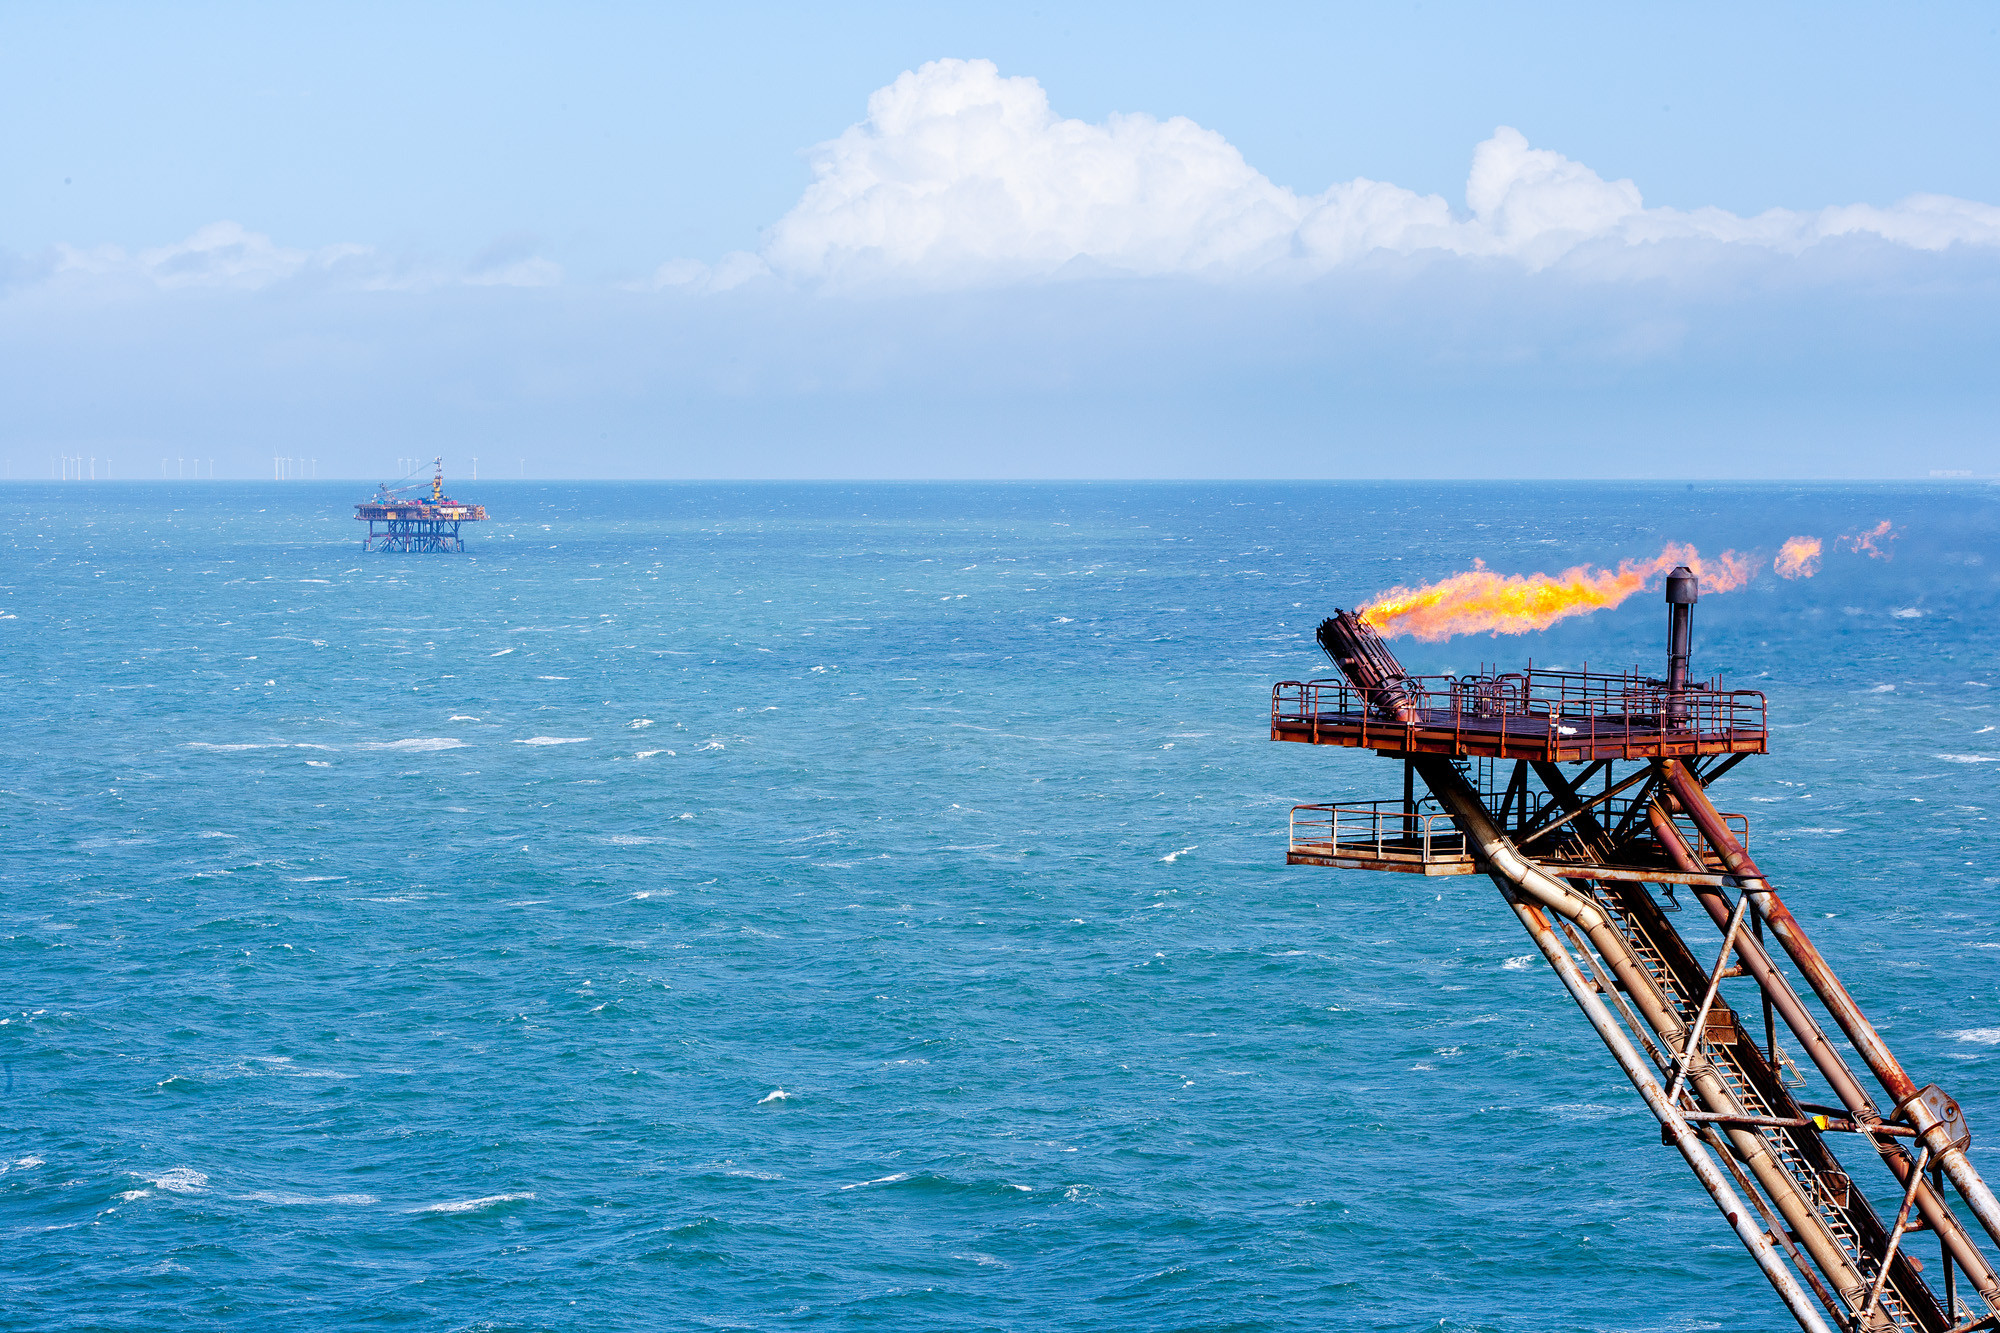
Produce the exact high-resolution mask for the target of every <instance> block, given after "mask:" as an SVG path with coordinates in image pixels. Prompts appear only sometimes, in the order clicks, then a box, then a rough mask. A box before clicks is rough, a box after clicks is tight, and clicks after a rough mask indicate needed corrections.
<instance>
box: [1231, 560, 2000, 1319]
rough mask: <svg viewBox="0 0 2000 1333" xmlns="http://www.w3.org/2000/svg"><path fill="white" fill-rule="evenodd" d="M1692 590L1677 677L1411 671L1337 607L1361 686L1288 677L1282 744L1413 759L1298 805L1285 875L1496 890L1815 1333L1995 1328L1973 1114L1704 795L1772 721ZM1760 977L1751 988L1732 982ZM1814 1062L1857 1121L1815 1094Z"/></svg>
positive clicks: (1674, 601)
mask: <svg viewBox="0 0 2000 1333" xmlns="http://www.w3.org/2000/svg"><path fill="white" fill-rule="evenodd" d="M1696 595H1697V590H1696V584H1695V577H1694V575H1693V574H1691V573H1689V572H1688V571H1687V570H1686V569H1685V568H1682V569H1677V570H1675V571H1674V573H1673V574H1672V575H1670V576H1669V578H1668V580H1667V601H1668V606H1669V616H1668V633H1669V650H1668V659H1669V660H1668V671H1667V675H1666V678H1665V679H1654V678H1649V677H1644V676H1640V675H1638V674H1636V673H1635V674H1630V675H1591V674H1588V673H1583V672H1553V671H1527V672H1520V673H1507V674H1499V673H1495V674H1491V675H1478V676H1461V677H1448V676H1446V677H1412V676H1410V675H1408V674H1407V673H1405V672H1404V671H1403V669H1402V666H1401V664H1400V663H1399V662H1398V661H1397V660H1396V657H1395V655H1394V654H1393V653H1391V652H1390V651H1389V648H1388V646H1387V645H1386V644H1385V643H1383V641H1382V639H1381V638H1380V637H1379V636H1378V635H1377V634H1376V633H1375V631H1374V630H1373V629H1372V628H1370V627H1369V626H1368V625H1367V624H1366V623H1365V622H1364V621H1363V620H1361V619H1360V618H1359V617H1358V616H1355V615H1353V614H1351V613H1349V612H1346V611H1340V612H1337V613H1336V614H1335V615H1334V617H1333V618H1332V619H1330V620H1328V621H1326V622H1325V623H1324V624H1322V625H1321V626H1320V631H1319V641H1320V644H1321V646H1322V647H1323V648H1325V650H1326V652H1327V654H1328V655H1329V656H1330V657H1331V658H1333V660H1334V662H1335V664H1336V665H1337V666H1338V667H1339V668H1340V670H1341V673H1342V678H1341V679H1338V680H1317V681H1285V682H1283V683H1281V684H1279V685H1277V686H1276V687H1275V688H1274V689H1273V691H1272V695H1271V737H1272V739H1273V740H1283V741H1299V742H1305V743H1308V744H1316V745H1339V746H1349V747H1356V748H1362V749H1369V750H1373V751H1375V752H1376V753H1377V754H1380V755H1384V756H1388V757H1391V758H1396V759H1400V760H1401V761H1402V769H1403V775H1402V776H1403V792H1402V796H1401V798H1400V799H1394V798H1391V799H1386V800H1380V801H1362V802H1343V803H1337V804H1331V805H1303V806H1299V807H1297V808H1296V809H1294V810H1293V812H1292V827H1291V845H1290V851H1289V853H1288V855H1287V860H1288V861H1289V862H1290V863H1291V864H1294V865H1319V866H1336V867H1341V868H1348V869H1367V870H1383V871H1398V872H1402V873H1406V874H1421V875H1470V874H1484V875H1486V876H1488V877H1489V878H1491V879H1492V881H1493V882H1494V884H1495V885H1496V886H1497V887H1498V888H1499V890H1500V894H1501V897H1502V898H1504V899H1505V900H1506V902H1507V904H1508V905H1509V906H1510V907H1511V908H1512V909H1513V910H1514V912H1515V914H1516V915H1517V916H1518V917H1519V918H1520V920H1521V924H1522V925H1523V926H1525V927H1526V928H1527V931H1528V934H1529V936H1530V937H1531V938H1532V939H1533V940H1534V942H1535V945H1536V947H1537V948H1538V949H1539V950H1540V952H1541V954H1542V956H1543V957H1544V958H1545V959H1547V960H1548V963H1549V965H1550V967H1552V968H1553V969H1554V970H1555V973H1556V975H1557V977H1558V978H1559V979H1560V980H1561V981H1562V984H1563V987H1564V988H1565V989H1566V990H1567V991H1568V992H1569V994H1570V997H1571V998H1572V999H1573V1000H1575V1002H1576V1004H1577V1007H1578V1008H1580V1009H1581V1010H1582V1011H1583V1013H1584V1016H1585V1017H1586V1018H1587V1019H1588V1020H1589V1021H1590V1024H1591V1026H1592V1027H1593V1028H1594V1029H1595V1030H1596V1031H1597V1034H1598V1035H1599V1037H1601V1038H1602V1039H1603V1041H1604V1044H1605V1045H1606V1046H1607V1047H1608V1048H1609V1049H1610V1051H1611V1054H1612V1057H1613V1058H1614V1059H1615V1060H1616V1061H1617V1063H1618V1065H1619V1067H1620V1069H1621V1070H1622V1071H1623V1072H1624V1074H1625V1076H1626V1077H1627V1078H1628V1079H1630V1080H1631V1082H1632V1085H1633V1087H1634V1088H1635V1089H1636V1090H1637V1091H1638V1093H1639V1095H1640V1097H1641V1098H1642V1099H1643V1100H1644V1101H1645V1103H1646V1106H1647V1109H1648V1110H1649V1111H1651V1112H1652V1114H1653V1116H1654V1118H1655V1119H1657V1120H1658V1121H1659V1125H1660V1141H1661V1142H1662V1143H1665V1144H1670V1145H1672V1146H1673V1147H1675V1148H1677V1149H1678V1150H1679V1151H1680V1154H1681V1156H1682V1157H1683V1158H1685V1159H1686V1161H1687V1163H1688V1165H1689V1166H1690V1167H1691V1168H1692V1169H1693V1171H1694V1173H1695V1175H1696V1176H1697V1177H1698V1178H1699V1179H1700V1181H1701V1184H1702V1187H1703V1188H1704V1189H1705V1190H1707V1191H1708V1194H1709V1196H1710V1197H1711V1198H1712V1199H1714V1200H1715V1203H1716V1206H1717V1207H1718V1208H1719V1209H1720V1210H1721V1211H1722V1213H1723V1215H1724V1216H1725V1217H1727V1218H1728V1220H1729V1225H1730V1227H1731V1228H1732V1229H1733V1230H1734V1231H1735V1232H1736V1235H1737V1237H1738V1238H1739V1239H1740V1240H1741V1241H1742V1242H1743V1245H1744V1246H1745V1248H1747V1249H1748V1250H1749V1251H1750V1253H1751V1255H1752V1257H1754V1258H1755V1259H1756V1261H1757V1264H1758V1266H1759V1267H1760V1268H1761V1269H1762V1270H1763V1272H1764V1275H1765V1276H1766V1277H1767V1278H1768V1279H1769V1280H1770V1282H1771V1285H1772V1286H1773V1287H1774V1288H1776V1290H1777V1292H1778V1294H1779V1296H1780V1297H1781V1298H1782V1299H1783V1300H1784V1302H1785V1304H1786V1306H1787V1307H1788V1308H1789V1309H1790V1311H1791V1313H1792V1315H1793V1316H1794V1317H1795V1318H1796V1319H1797V1320H1798V1322H1799V1325H1800V1326H1801V1327H1802V1328H1804V1329H1807V1330H1809V1331H1810V1333H1832V1331H1833V1330H1835V1329H1840V1330H1844V1331H1845V1333H1861V1331H1862V1330H1871V1331H1872V1330H1891V1329H1908V1330H1920V1331H1921V1333H1971V1330H1974V1329H1992V1328H1996V1327H2000V1274H1996V1272H1995V1269H1994V1267H1993V1265H1992V1264H1991V1263H1990V1262H1989V1261H1988V1259H1987V1258H1986V1256H1985V1254H1984V1253H1983V1251H1982V1249H1981V1245H1980V1242H1979V1240H1978V1239H1977V1237H1976V1236H1975V1235H1974V1234H1973V1233H1972V1231H1971V1229H1970V1228H1968V1227H1967V1226H1966V1225H1965V1224H1964V1223H1962V1222H1961V1221H1960V1220H1959V1218H1958V1216H1957V1215H1956V1214H1955V1213H1954V1212H1953V1211H1952V1210H1951V1208H1950V1206H1949V1205H1948V1204H1947V1201H1946V1193H1945V1185H1946V1182H1947V1181H1949V1182H1950V1184H1951V1186H1952V1187H1953V1189H1954V1190H1955V1191H1956V1193H1957V1194H1958V1197H1959V1199H1960V1200H1961V1201H1962V1202H1963V1203H1964V1204H1965V1205H1966V1206H1967V1208H1968V1209H1969V1210H1970V1212H1971V1213H1972V1216H1973V1217H1974V1218H1975V1219H1976V1220H1977V1222H1978V1225H1979V1227H1980V1229H1982V1230H1984V1231H1985V1233H1986V1235H1987V1238H1988V1239H1989V1240H1993V1241H1995V1242H2000V1200H1996V1199H1995V1197H1994V1195H1993V1192H1992V1191H1991V1190H1990V1189H1989V1188H1988V1187H1987V1185H1986V1182H1985V1181H1984V1180H1983V1179H1981V1177H1980V1175H1979V1172H1978V1171H1977V1170H1976V1169H1975V1168H1974V1167H1973V1165H1972V1163H1971V1162H1970V1161H1969V1160H1968V1159H1967V1157H1966V1149H1967V1148H1968V1146H1969V1145H1970V1143H1971V1136H1970V1134H1969V1132H1968V1130H1967V1128H1966V1123H1965V1119H1964V1116H1963V1114H1962V1113H1961V1112H1960V1110H1959V1107H1958V1105H1957V1103H1955V1102H1954V1101H1952V1099H1951V1098H1950V1097H1948V1096H1946V1095H1945V1094H1944V1093H1943V1092H1942V1091H1941V1090H1940V1089H1939V1088H1938V1087H1937V1086H1936V1085H1934V1084H1931V1085H1925V1086H1921V1087H1920V1086H1918V1084H1917V1083H1916V1081H1915V1080H1914V1079H1912V1078H1911V1077H1910V1076H1909V1075H1908V1074H1907V1073H1906V1072H1905V1071H1904V1069H1903V1066H1902V1065H1901V1064H1900V1063H1899V1062H1898V1061H1897V1059H1896V1057H1895V1055H1894V1054H1893V1053H1892V1052H1891V1051H1890V1050H1889V1047H1888V1044H1887V1043H1886V1042H1885V1041H1883V1039H1882V1036H1881V1034H1880V1033H1878V1032H1877V1031H1876V1030H1875V1027H1874V1025H1873V1024H1871V1023H1870V1022H1869V1020H1868V1018H1867V1017H1866V1015H1864V1014H1863V1013H1862V1012H1861V1009H1860V1006H1859V1005H1857V1004H1856V1003H1855V1001H1854V999H1853V997H1852V996H1850V995H1849V994H1848V992H1847V989H1846V987H1844V986H1843V985H1842V984H1841V983H1840V980H1839V978H1838V977H1836V976H1835V975H1834V973H1833V969H1832V968H1831V967H1830V966H1828V964H1827V961H1826V959H1825V958H1823V957H1822V956H1821V955H1820V953H1819V951H1818V950H1817V949H1815V948H1814V947H1813V944H1812V941H1811V940H1810V939H1809V938H1807V936H1806V933H1805V930H1804V928H1803V927H1802V926H1801V925H1800V924H1799V922H1798V920H1797V918H1795V917H1794V916H1793V915H1792V914H1791V912H1790V911H1789V910H1787V908H1786V907H1785V904H1784V902H1783V901H1782V900H1781V899H1780V898H1779V896H1778V894H1777V892H1776V890H1775V889H1773V887H1772V886H1771V883H1770V881H1769V880H1768V879H1766V878H1765V875H1764V872H1763V871H1762V870H1761V869H1759V868H1758V866H1757V863H1756V862H1755V861H1753V860H1752V859H1751V857H1750V852H1749V842H1750V837H1749V828H1748V822H1747V821H1746V820H1745V819H1744V818H1743V817H1742V816H1740V815H1734V814H1725V813H1723V812H1722V811H1720V810H1718V809H1717V808H1716V806H1715V804H1714V802H1713V801H1712V800H1711V799H1710V796H1709V788H1710V787H1711V786H1712V785H1713V784H1714V783H1715V781H1716V780H1717V779H1718V778H1720V777H1722V776H1723V774H1725V773H1727V772H1728V771H1729V770H1730V769H1732V768H1734V767H1735V766H1736V765H1737V764H1738V763H1740V762H1742V760H1743V759H1744V758H1746V757H1748V756H1749V755H1753V754H1763V753H1765V750H1766V741H1767V737H1768V729H1767V724H1766V713H1765V705H1764V697H1763V695H1761V694H1759V693H1756V692H1755V691H1749V690H1737V691H1724V690H1722V689H1720V688H1719V687H1718V686H1717V685H1715V684H1714V683H1712V682H1711V683H1706V684H1703V683H1696V682H1691V681H1690V680H1689V679H1688V675H1687V663H1688V655H1689V642H1690V638H1691V625H1692V613H1693V604H1694V602H1695V600H1696ZM1566 765H1567V766H1580V767H1565V766H1566ZM1651 886H1658V891H1659V893H1660V894H1661V895H1663V898H1664V900H1663V899H1662V897H1656V896H1655V890H1654V888H1653V887H1651ZM1677 889H1678V890H1680V891H1682V892H1691V894H1692V896H1693V898H1694V899H1695V900H1696V901H1697V902H1698V903H1699V904H1700V905H1701V907H1702V909H1703V912H1704V913H1705V914H1706V916H1707V918H1708V919H1709V920H1710V921H1712V922H1713V923H1714V925H1715V928H1716V930H1717V931H1718V932H1720V935H1721V941H1720V947H1719V948H1716V947H1711V948H1709V949H1707V950H1705V951H1702V952H1697V950H1696V947H1695V945H1694V944H1693V943H1691V942H1690V941H1689V940H1688V939H1687V938H1685V937H1684V936H1683V934H1682V932H1681V931H1680V930H1679V929H1677V928H1676V926H1675V924H1674V922H1673V920H1672V914H1673V913H1675V912H1677V911H1679V910H1680V904H1679V902H1678V899H1677V898H1676V896H1675V891H1676V890H1677ZM1780 956H1782V957H1784V958H1787V959H1789V960H1790V962H1791V964H1792V966H1793V968H1795V969H1796V971H1797V974H1798V976H1799V977H1800V978H1802V979H1803V981H1804V983H1805V989H1806V991H1807V992H1809V993H1810V994H1811V995H1812V996H1813V997H1814V998H1816V999H1817V1000H1818V1002H1819V1004H1820V1006H1821V1007H1822V1008H1823V1010H1824V1012H1825V1013H1826V1015H1827V1016H1828V1017H1830V1018H1831V1019H1832V1021H1833V1025H1834V1027H1835V1028H1836V1029H1837V1030H1838V1032H1839V1033H1840V1035H1841V1036H1843V1037H1845V1038H1846V1041H1847V1043H1848V1045H1849V1046H1850V1047H1851V1050H1852V1053H1853V1054H1854V1055H1856V1056H1858V1057H1859V1058H1860V1061H1861V1063H1862V1064H1864V1065H1866V1066H1867V1072H1868V1073H1869V1074H1871V1075H1873V1077H1874V1079H1875V1081H1876V1082H1877V1083H1879V1084H1880V1085H1881V1088H1882V1090H1883V1092H1884V1093H1886V1094H1887V1095H1886V1099H1885V1100H1884V1101H1882V1102H1878V1101H1877V1100H1876V1098H1875V1097H1874V1096H1873V1095H1872V1094H1871V1093H1870V1092H1869V1091H1868V1089H1867V1088H1866V1087H1864V1086H1863V1084H1862V1081H1861V1077H1860V1076H1859V1075H1858V1074H1857V1073H1856V1072H1855V1070H1854V1069H1853V1067H1852V1066H1851V1065H1850V1064H1849V1062H1848V1056H1847V1055H1846V1054H1844V1053H1843V1051H1842V1050H1841V1049H1840V1048H1839V1047H1837V1046H1836V1045H1835V1044H1834V1041H1833V1040H1832V1038H1831V1037H1830V1036H1829V1035H1828V1032H1827V1030H1826V1029H1825V1028H1824V1027H1823V1026H1822V1022H1821V1020H1820V1019H1819V1018H1818V1017H1817V1016H1815V1014H1814V1013H1813V1012H1812V1011H1811V1010H1809V1009H1808V1008H1807V1006H1806V1001H1805V998H1804V996H1803V995H1802V993H1801V992H1800V990H1798V989H1797V988H1795V986H1794V985H1793V983H1792V981H1791V980H1790V979H1789V978H1788V977H1787V975H1786V974H1785V973H1784V972H1783V971H1781V970H1780V967H1779V964H1778V961H1777V960H1778V958H1779V957H1780ZM1738 979H1740V980H1741V982H1743V983H1746V984H1745V988H1744V989H1743V991H1741V992H1740V993H1726V992H1728V991H1730V990H1732V989H1733V988H1726V987H1725V986H1724V983H1725V982H1727V981H1734V980H1738ZM1753 988H1754V989H1753ZM1781 1033H1784V1034H1788V1035H1787V1036H1785V1037H1784V1038H1782V1039H1781V1035H1780V1034H1781ZM1787 1042H1789V1043H1790V1044H1791V1047H1792V1049H1791V1050H1787V1049H1786V1043H1787ZM1802 1061H1803V1063H1804V1064H1807V1065H1810V1066H1811V1067H1812V1068H1813V1069H1815V1070H1817V1071H1818V1073H1819V1075H1820V1077H1821V1078H1822V1079H1823V1080H1824V1081H1825V1083H1826V1085H1827V1087H1829V1088H1830V1089H1831V1092H1832V1097H1833V1101H1834V1103H1835V1104H1826V1105H1822V1104H1816V1103H1813V1102H1810V1101H1805V1100H1801V1098H1802V1096H1803V1094H1804V1089H1805V1086H1806V1078H1805V1075H1804V1072H1803V1069H1802V1067H1801V1062H1802ZM1885 1107H1886V1111H1885V1109H1884V1108H1885ZM1841 1135H1851V1136H1853V1137H1852V1143H1853V1145H1854V1146H1855V1147H1856V1149H1857V1150H1859V1151H1872V1152H1873V1153H1874V1154H1875V1155H1876V1157H1877V1158H1879V1159H1880V1161H1881V1164H1882V1165H1883V1166H1884V1167H1886V1168H1887V1170H1888V1172H1889V1174H1890V1176H1891V1177H1892V1178H1893V1184H1894V1195H1895V1197H1896V1198H1897V1200H1898V1203H1897V1206H1896V1207H1895V1208H1894V1210H1893V1212H1884V1211H1878V1210H1877V1209H1876V1207H1875V1206H1874V1205H1873V1204H1871V1203H1870V1202H1869V1199H1868V1197H1867V1195H1866V1193H1865V1192H1864V1191H1863V1189H1862V1188H1860V1187H1859V1186H1858V1185H1856V1184H1855V1183H1854V1181H1853V1180H1852V1179H1851V1178H1850V1177H1849V1176H1848V1174H1847V1172H1846V1170H1845V1169H1844V1168H1843V1167H1842V1166H1841V1164H1840V1162H1839V1160H1838V1159H1837V1158H1836V1157H1835V1155H1834V1151H1833V1144H1834V1142H1835V1141H1836V1140H1837V1139H1838V1137H1839V1136H1841ZM1885 1184H1886V1182H1885ZM1884 1197H1885V1199H1886V1198H1887V1197H1888V1196H1887V1195H1886V1194H1885V1196H1884ZM1922 1233H1929V1235H1930V1236H1932V1237H1934V1238H1935V1241H1936V1244H1937V1268H1936V1272H1935V1273H1934V1274H1933V1275H1932V1278H1933V1282H1931V1283H1927V1282H1926V1279H1925V1275H1924V1271H1923V1270H1924V1263H1923V1258H1922V1257H1921V1256H1920V1255H1918V1254H1917V1253H1915V1252H1914V1250H1913V1248H1912V1247H1913V1242H1915V1241H1916V1240H1917V1238H1918V1236H1919V1235H1920V1234H1922ZM1924 1248H1926V1249H1928V1248H1929V1246H1928V1244H1927V1243H1926V1244H1925V1246H1924Z"/></svg>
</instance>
